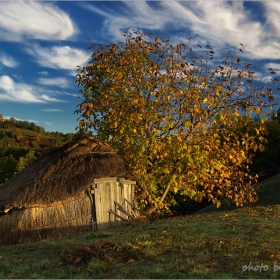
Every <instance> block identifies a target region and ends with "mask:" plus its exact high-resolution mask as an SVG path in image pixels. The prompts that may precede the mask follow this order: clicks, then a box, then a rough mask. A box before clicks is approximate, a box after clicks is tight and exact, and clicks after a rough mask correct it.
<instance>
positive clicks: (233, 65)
mask: <svg viewBox="0 0 280 280" xmlns="http://www.w3.org/2000/svg"><path fill="white" fill-rule="evenodd" d="M123 35H124V38H125V40H124V41H125V42H119V43H112V44H110V45H108V46H103V45H92V46H91V48H92V49H93V53H92V56H91V61H90V62H89V63H88V65H87V66H85V67H79V69H78V71H79V73H78V75H77V83H78V85H79V86H82V88H81V89H80V93H81V95H82V97H83V98H82V99H83V100H82V102H81V103H80V104H78V106H77V110H76V111H75V112H76V113H77V114H79V117H78V121H79V125H78V128H79V129H80V131H90V130H92V131H93V133H94V134H95V135H96V136H97V137H98V138H100V139H102V140H105V141H107V142H108V143H109V144H111V145H112V146H113V147H114V148H115V149H117V150H118V152H119V154H120V155H121V156H122V157H123V158H124V159H125V160H126V161H127V162H128V164H129V166H130V167H131V168H132V170H133V171H134V173H135V174H136V176H137V178H138V179H139V181H140V182H141V184H142V186H144V188H145V192H144V193H143V195H142V197H141V200H140V203H142V206H146V208H147V211H148V212H149V213H151V212H153V211H154V210H156V209H159V210H162V209H168V205H170V203H174V194H176V193H177V192H180V193H181V194H182V195H186V196H189V197H191V198H193V199H196V200H201V199H202V198H203V197H204V198H207V199H208V200H211V201H212V202H213V203H215V204H217V206H219V205H220V201H221V199H222V198H230V199H232V200H233V202H234V203H235V204H236V205H243V204H244V203H246V202H252V201H255V200H256V199H257V197H256V193H255V191H254V189H253V188H252V185H253V184H254V183H255V182H256V180H257V177H258V175H257V174H251V173H250V169H249V166H250V163H251V160H252V155H253V154H254V152H256V151H257V150H258V149H260V150H262V149H263V144H262V143H263V142H265V126H264V125H263V120H264V119H265V118H266V115H269V110H271V109H272V108H273V106H272V105H271V106H270V107H269V105H270V103H271V102H272V101H273V100H274V96H273V92H272V89H271V87H269V85H268V84H264V83H262V81H255V79H254V72H253V71H251V65H250V64H248V65H243V66H242V62H241V59H240V58H239V57H238V56H237V53H238V52H239V51H242V49H240V50H239V48H237V49H235V50H234V51H233V52H232V53H231V54H229V55H227V56H226V58H225V59H224V60H223V61H222V62H221V63H220V64H219V65H217V66H215V67H214V66H213V65H214V63H213V65H211V62H213V61H214V60H213V58H214V55H215V53H214V49H213V47H212V46H209V45H208V46H207V47H202V46H200V45H198V44H197V45H196V44H194V43H193V41H192V40H189V42H188V43H179V44H176V45H174V44H172V43H171V42H170V38H168V39H167V40H164V39H162V38H159V37H158V36H151V35H150V34H147V33H140V32H137V31H133V32H132V33H128V32H125V33H124V34H123ZM194 50H195V51H194ZM273 73H274V72H273ZM272 82H273V83H274V82H275V80H272ZM264 108H265V110H264ZM254 115H258V116H259V118H260V120H261V121H260V122H258V123H254V124H253V123H252V122H251V119H252V116H254Z"/></svg>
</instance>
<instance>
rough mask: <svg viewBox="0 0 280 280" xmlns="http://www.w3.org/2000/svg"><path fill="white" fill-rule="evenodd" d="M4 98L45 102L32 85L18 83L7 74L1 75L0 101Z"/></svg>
mask: <svg viewBox="0 0 280 280" xmlns="http://www.w3.org/2000/svg"><path fill="white" fill-rule="evenodd" d="M4 100H5V101H13V102H30V103H40V102H45V101H44V100H42V98H40V96H38V95H37V93H36V91H35V90H34V89H33V88H32V87H31V86H29V85H27V84H23V83H16V82H15V81H14V80H13V79H12V78H10V77H9V76H7V75H4V76H0V101H4Z"/></svg>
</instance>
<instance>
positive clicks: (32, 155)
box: [0, 114, 75, 186]
mask: <svg viewBox="0 0 280 280" xmlns="http://www.w3.org/2000/svg"><path fill="white" fill-rule="evenodd" d="M74 136H75V134H74V133H67V134H63V133H61V132H48V131H45V129H44V128H43V127H41V126H36V125H35V124H34V123H29V122H26V121H18V120H15V119H14V118H10V119H3V118H2V119H1V114H0V186H1V184H3V183H4V182H6V181H7V180H8V179H10V178H11V177H12V176H13V175H14V174H15V173H17V172H19V171H21V170H23V169H24V168H26V166H27V165H28V164H30V163H32V162H33V161H35V160H36V159H37V158H39V157H40V156H41V155H42V154H44V153H45V152H46V151H48V150H49V149H53V148H57V147H60V146H62V145H63V144H65V143H67V142H69V141H71V140H72V139H73V137H74Z"/></svg>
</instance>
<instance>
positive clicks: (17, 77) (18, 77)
mask: <svg viewBox="0 0 280 280" xmlns="http://www.w3.org/2000/svg"><path fill="white" fill-rule="evenodd" d="M13 77H14V78H15V79H16V80H18V81H22V77H21V76H18V75H15V74H14V75H13Z"/></svg>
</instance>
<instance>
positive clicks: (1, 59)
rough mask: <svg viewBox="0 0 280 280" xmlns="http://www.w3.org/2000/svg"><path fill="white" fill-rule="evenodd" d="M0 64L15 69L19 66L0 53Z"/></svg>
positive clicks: (6, 55)
mask: <svg viewBox="0 0 280 280" xmlns="http://www.w3.org/2000/svg"><path fill="white" fill-rule="evenodd" d="M0 3H1V2H0ZM0 63H2V64H3V65H5V66H6V67H10V68H15V67H17V66H18V65H19V63H18V62H17V61H16V60H15V59H14V58H13V57H12V56H10V55H8V54H6V53H0Z"/></svg>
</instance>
